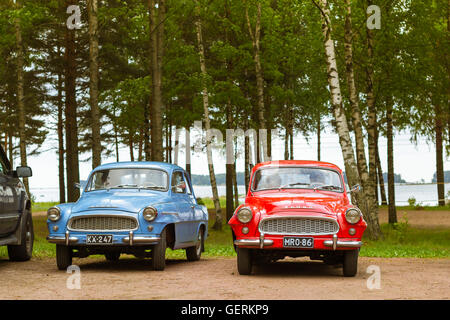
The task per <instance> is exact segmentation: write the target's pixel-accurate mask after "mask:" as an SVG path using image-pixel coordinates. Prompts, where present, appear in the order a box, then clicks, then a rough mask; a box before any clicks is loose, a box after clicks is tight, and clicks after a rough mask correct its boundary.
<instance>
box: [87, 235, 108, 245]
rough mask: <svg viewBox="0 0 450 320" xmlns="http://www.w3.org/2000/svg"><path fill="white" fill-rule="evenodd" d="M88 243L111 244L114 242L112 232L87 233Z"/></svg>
mask: <svg viewBox="0 0 450 320" xmlns="http://www.w3.org/2000/svg"><path fill="white" fill-rule="evenodd" d="M86 243H87V244H110V243H113V236H112V234H88V235H86Z"/></svg>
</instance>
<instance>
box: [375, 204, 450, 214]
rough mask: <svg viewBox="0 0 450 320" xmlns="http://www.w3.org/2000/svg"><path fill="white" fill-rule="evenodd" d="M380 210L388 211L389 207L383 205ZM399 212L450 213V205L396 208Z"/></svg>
mask: <svg viewBox="0 0 450 320" xmlns="http://www.w3.org/2000/svg"><path fill="white" fill-rule="evenodd" d="M379 208H380V209H385V210H388V208H389V207H388V206H386V205H383V206H380V207H379ZM396 209H397V212H398V211H400V210H403V211H416V210H420V211H422V210H423V211H450V204H446V205H445V206H442V207H439V206H422V205H420V204H417V205H414V206H396Z"/></svg>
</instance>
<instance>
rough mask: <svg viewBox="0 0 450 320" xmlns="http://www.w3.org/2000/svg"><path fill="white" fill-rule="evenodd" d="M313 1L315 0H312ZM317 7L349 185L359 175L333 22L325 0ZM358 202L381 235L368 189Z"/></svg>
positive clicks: (375, 232) (374, 232) (372, 234)
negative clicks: (342, 86) (339, 68)
mask: <svg viewBox="0 0 450 320" xmlns="http://www.w3.org/2000/svg"><path fill="white" fill-rule="evenodd" d="M313 1H314V0H313ZM314 3H315V5H316V6H317V7H318V8H319V10H320V12H321V16H322V32H323V36H324V49H325V56H326V63H327V74H328V83H329V90H330V94H331V106H332V112H333V116H334V119H335V122H336V131H337V133H338V135H339V144H340V146H341V150H342V156H343V158H344V164H345V172H346V175H347V179H348V182H349V184H350V185H355V184H359V183H360V181H361V180H360V176H359V173H358V167H357V164H356V160H355V155H354V152H353V145H352V141H351V139H350V132H349V129H348V124H347V117H346V115H345V112H344V109H343V107H342V95H341V89H340V84H339V73H338V69H337V63H336V53H335V47H334V42H333V39H332V36H331V34H332V26H331V20H330V10H329V8H328V4H327V0H320V1H319V2H318V3H317V2H314ZM356 199H357V203H358V206H359V207H360V209H361V211H362V213H363V215H364V219H365V220H366V222H367V225H368V231H369V235H370V237H371V238H372V239H378V238H379V237H380V235H381V230H380V226H379V223H378V217H377V216H376V214H374V212H371V211H370V205H369V202H368V201H367V190H364V189H363V190H362V191H361V192H359V193H357V194H356Z"/></svg>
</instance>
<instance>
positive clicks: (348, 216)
mask: <svg viewBox="0 0 450 320" xmlns="http://www.w3.org/2000/svg"><path fill="white" fill-rule="evenodd" d="M361 217H362V213H361V211H360V210H359V209H357V208H350V209H347V211H345V220H346V221H347V222H348V223H350V224H357V223H358V222H359V221H361Z"/></svg>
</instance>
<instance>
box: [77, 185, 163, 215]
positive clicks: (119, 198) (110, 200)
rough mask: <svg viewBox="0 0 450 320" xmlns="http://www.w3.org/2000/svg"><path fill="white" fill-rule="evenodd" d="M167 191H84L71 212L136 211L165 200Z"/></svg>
mask: <svg viewBox="0 0 450 320" xmlns="http://www.w3.org/2000/svg"><path fill="white" fill-rule="evenodd" d="M169 199H170V197H169V196H168V195H167V193H164V192H159V191H152V190H140V191H138V190H137V189H130V190H117V189H110V190H98V191H90V192H85V193H83V195H82V196H81V198H80V199H79V200H78V202H76V203H75V204H74V205H73V207H72V213H77V212H83V211H93V210H96V209H97V210H98V209H101V210H105V209H107V210H119V211H127V212H134V213H138V212H139V211H140V210H142V209H143V208H145V207H146V206H149V205H155V204H156V203H161V202H167V201H168V200H169Z"/></svg>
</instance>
